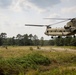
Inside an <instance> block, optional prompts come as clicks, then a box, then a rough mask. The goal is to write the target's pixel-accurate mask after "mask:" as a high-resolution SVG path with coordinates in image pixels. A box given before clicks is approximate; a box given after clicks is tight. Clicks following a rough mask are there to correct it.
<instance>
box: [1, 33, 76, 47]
mask: <svg viewBox="0 0 76 75" xmlns="http://www.w3.org/2000/svg"><path fill="white" fill-rule="evenodd" d="M4 45H8V46H38V45H40V46H48V45H50V46H51V45H52V46H54V45H56V46H76V37H71V36H69V37H65V38H62V37H60V38H58V37H55V38H52V39H51V38H50V40H44V37H41V38H40V39H39V38H38V36H37V35H32V34H29V35H28V34H24V35H21V34H17V35H16V37H15V36H13V37H7V33H0V46H4Z"/></svg>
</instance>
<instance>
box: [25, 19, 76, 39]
mask: <svg viewBox="0 0 76 75" xmlns="http://www.w3.org/2000/svg"><path fill="white" fill-rule="evenodd" d="M44 19H54V20H63V21H60V22H57V23H54V24H49V25H35V24H25V26H37V27H46V31H45V33H44V34H45V35H48V36H51V37H52V38H53V36H58V37H60V36H70V35H74V37H75V34H76V18H67V19H66V18H44ZM68 20H70V21H69V22H67V24H66V25H64V27H63V28H52V27H51V26H52V25H55V24H59V23H62V22H65V21H68Z"/></svg>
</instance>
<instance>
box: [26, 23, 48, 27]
mask: <svg viewBox="0 0 76 75" xmlns="http://www.w3.org/2000/svg"><path fill="white" fill-rule="evenodd" d="M25 26H35V27H44V26H47V25H35V24H25Z"/></svg>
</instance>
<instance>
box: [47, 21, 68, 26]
mask: <svg viewBox="0 0 76 75" xmlns="http://www.w3.org/2000/svg"><path fill="white" fill-rule="evenodd" d="M66 21H68V20H65V21H60V22H57V23H53V24H49V25H48V26H52V25H55V24H59V23H63V22H66Z"/></svg>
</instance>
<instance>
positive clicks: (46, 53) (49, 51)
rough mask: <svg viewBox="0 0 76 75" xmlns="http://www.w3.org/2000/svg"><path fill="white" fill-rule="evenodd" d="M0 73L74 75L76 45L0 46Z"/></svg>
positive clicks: (7, 74) (6, 74) (75, 69)
mask: <svg viewBox="0 0 76 75" xmlns="http://www.w3.org/2000/svg"><path fill="white" fill-rule="evenodd" d="M0 75H76V47H70V46H68V47H67V46H65V47H55V46H45V47H36V46H8V48H7V49H6V48H4V47H0Z"/></svg>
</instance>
